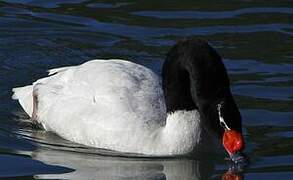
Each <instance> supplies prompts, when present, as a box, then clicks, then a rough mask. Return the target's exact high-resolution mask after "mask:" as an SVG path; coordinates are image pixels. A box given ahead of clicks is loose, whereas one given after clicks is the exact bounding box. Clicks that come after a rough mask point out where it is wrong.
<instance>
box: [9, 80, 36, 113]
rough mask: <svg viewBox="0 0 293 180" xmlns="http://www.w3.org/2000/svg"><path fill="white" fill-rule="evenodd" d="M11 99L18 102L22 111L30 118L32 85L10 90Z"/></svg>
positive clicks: (31, 111)
mask: <svg viewBox="0 0 293 180" xmlns="http://www.w3.org/2000/svg"><path fill="white" fill-rule="evenodd" d="M12 92H13V96H12V99H15V100H18V102H19V104H20V105H21V107H22V108H23V109H24V111H25V112H26V113H27V114H28V115H29V116H30V117H32V114H33V85H29V86H24V87H18V88H13V89H12Z"/></svg>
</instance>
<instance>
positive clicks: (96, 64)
mask: <svg viewBox="0 0 293 180" xmlns="http://www.w3.org/2000/svg"><path fill="white" fill-rule="evenodd" d="M13 91H14V95H13V98H14V99H17V100H18V101H19V103H20V104H21V106H22V107H23V109H24V110H25V112H26V113H27V114H28V115H29V116H30V117H31V118H32V121H33V122H38V123H40V124H41V125H42V126H43V127H44V129H46V130H48V131H53V132H55V133H57V134H58V135H60V136H61V137H63V138H65V139H67V140H70V141H74V142H77V143H80V144H84V145H88V146H93V147H97V148H103V149H109V150H115V151H120V152H128V153H139V154H144V155H154V156H169V155H172V156H173V155H183V154H188V153H192V152H194V151H196V150H197V149H199V148H200V146H201V141H202V140H204V137H203V136H204V135H203V134H204V133H202V132H203V130H206V129H207V130H211V132H215V134H216V135H217V136H218V137H219V138H220V139H222V143H223V145H224V147H225V149H226V151H227V152H228V153H229V155H230V156H231V157H232V156H233V155H234V154H236V153H238V152H241V150H242V149H243V148H244V140H243V137H242V133H241V132H242V125H241V116H240V113H239V110H238V108H237V105H236V104H235V101H234V99H233V96H232V94H231V91H230V83H229V78H228V75H227V72H226V69H225V66H224V64H223V62H222V59H221V57H220V56H219V54H218V53H217V52H216V51H215V50H214V49H213V48H212V47H211V46H209V44H208V43H207V42H206V41H204V40H197V39H185V40H181V41H179V42H178V43H177V44H175V45H174V46H173V47H172V48H171V50H170V51H169V52H168V54H167V58H166V60H165V62H164V64H163V69H162V81H161V79H160V77H158V76H157V75H156V74H155V73H154V72H153V71H151V70H150V69H148V68H146V67H144V66H141V65H138V64H135V63H132V62H129V61H125V60H120V59H109V60H92V61H88V62H86V63H84V64H81V65H78V66H70V67H62V68H57V69H52V70H50V71H49V76H48V77H45V78H42V79H39V80H37V81H36V82H34V83H33V84H32V85H29V86H25V87H19V88H14V89H13Z"/></svg>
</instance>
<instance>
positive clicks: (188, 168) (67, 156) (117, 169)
mask: <svg viewBox="0 0 293 180" xmlns="http://www.w3.org/2000/svg"><path fill="white" fill-rule="evenodd" d="M33 156H34V158H35V159H37V160H40V161H43V162H45V163H48V164H54V165H62V166H66V167H69V168H72V169H75V171H74V172H71V173H67V174H58V175H38V176H37V178H39V179H107V180H114V179H115V180H116V179H117V180H118V179H146V180H153V179H166V180H178V179H179V180H189V179H190V180H191V179H192V180H199V179H210V178H211V177H215V175H213V173H214V172H213V171H214V165H213V163H212V162H209V161H204V162H203V161H197V160H192V159H147V158H143V159H142V158H121V157H106V156H100V155H91V154H84V153H73V152H68V151H59V150H58V151H56V150H50V149H41V150H39V151H37V152H36V153H35V154H34V155H33ZM213 179H214V178H213ZM216 179H223V180H242V179H243V178H242V177H241V176H239V175H235V174H233V173H232V172H226V173H225V174H224V175H223V176H222V178H221V176H217V177H216Z"/></svg>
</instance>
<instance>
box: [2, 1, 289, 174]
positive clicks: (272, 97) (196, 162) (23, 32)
mask: <svg viewBox="0 0 293 180" xmlns="http://www.w3.org/2000/svg"><path fill="white" fill-rule="evenodd" d="M183 37H199V38H204V39H207V40H209V41H210V43H211V44H212V45H213V46H214V47H215V48H216V49H217V50H218V51H219V52H220V53H221V54H222V56H223V57H224V63H225V64H226V67H227V68H228V72H229V75H230V78H231V84H232V91H233V94H234V96H235V98H236V100H237V103H238V105H239V107H240V109H241V113H242V116H243V124H244V132H245V139H246V141H247V148H246V153H247V154H248V156H249V157H250V161H251V163H250V165H249V166H248V167H247V168H245V169H244V171H243V172H240V173H239V174H237V176H238V178H240V179H241V178H242V179H260V178H264V179H292V178H293V61H292V60H293V4H292V1H289V0H288V1H283V0H279V1H270V0H263V1H262V0H242V1H217V2H216V1H204V0H201V1H195V0H190V1H188V0H187V1H185V0H181V1H161V0H155V1H153V0H148V1H136V2H134V1H127V0H125V1H119V2H118V1H103V0H102V1H93V0H2V1H0V98H1V100H0V107H1V108H0V123H1V125H0V162H1V163H0V177H11V178H17V177H18V178H20V179H129V178H131V179H168V180H170V179H221V178H222V176H223V177H227V173H226V172H227V170H228V169H229V165H228V164H227V162H226V161H225V160H224V158H225V155H224V153H223V152H219V153H218V154H217V155H211V156H205V157H201V158H199V157H192V158H190V157H186V158H168V159H164V158H161V159H151V158H127V157H120V156H119V154H117V153H114V152H108V151H105V150H98V149H93V148H88V147H84V146H82V145H78V144H74V143H72V142H69V141H66V140H63V139H61V138H59V137H58V136H56V135H54V134H52V133H49V132H44V131H41V130H35V129H33V128H32V127H31V124H30V123H29V120H28V117H27V116H26V115H25V114H24V113H23V111H22V110H21V108H20V106H19V105H18V104H17V103H16V102H14V101H12V100H11V98H10V96H11V88H12V87H15V86H23V85H26V84H30V83H31V82H33V81H34V80H36V79H38V78H40V77H43V76H44V75H46V70H47V69H50V68H54V67H59V66H65V65H77V64H80V63H82V62H86V61H88V60H91V59H94V58H117V57H119V58H125V59H129V60H131V61H134V62H137V63H139V64H143V65H145V66H147V67H149V68H151V69H152V70H154V71H155V72H156V73H158V74H159V73H160V69H161V65H162V62H163V61H164V57H165V54H166V52H167V51H168V49H169V48H170V47H171V46H172V45H173V44H174V43H175V42H176V41H177V40H178V39H181V38H183ZM117 155H118V156H117ZM225 173H226V174H225ZM234 178H235V177H234Z"/></svg>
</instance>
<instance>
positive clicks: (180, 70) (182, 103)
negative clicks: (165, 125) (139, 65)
mask: <svg viewBox="0 0 293 180" xmlns="http://www.w3.org/2000/svg"><path fill="white" fill-rule="evenodd" d="M162 78H163V90H164V95H165V101H166V107H167V112H174V111H176V110H192V109H198V110H199V112H200V114H201V118H202V119H204V121H205V123H206V124H208V125H209V126H212V128H213V129H214V128H216V129H218V124H219V121H218V119H219V117H218V111H217V107H218V104H219V103H221V104H224V107H226V108H225V112H222V114H223V115H224V116H225V117H224V119H225V120H226V121H227V124H228V126H231V127H232V128H234V129H237V130H240V131H241V117H240V113H239V111H238V108H237V106H236V104H235V102H234V99H233V97H232V95H231V92H230V83H229V78H228V75H227V71H226V68H225V66H224V64H223V61H222V59H221V57H220V56H219V54H218V53H217V52H216V51H215V50H214V49H213V48H212V47H211V46H209V44H208V43H207V42H205V41H203V40H196V39H188V40H183V41H180V42H178V43H177V44H176V45H175V46H173V47H172V48H171V50H170V51H169V53H168V54H167V58H166V60H165V62H164V65H163V70H162ZM228 107H229V108H228ZM228 121H229V122H228ZM213 126H215V127H213ZM220 129H222V128H220ZM221 131H222V130H221Z"/></svg>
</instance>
